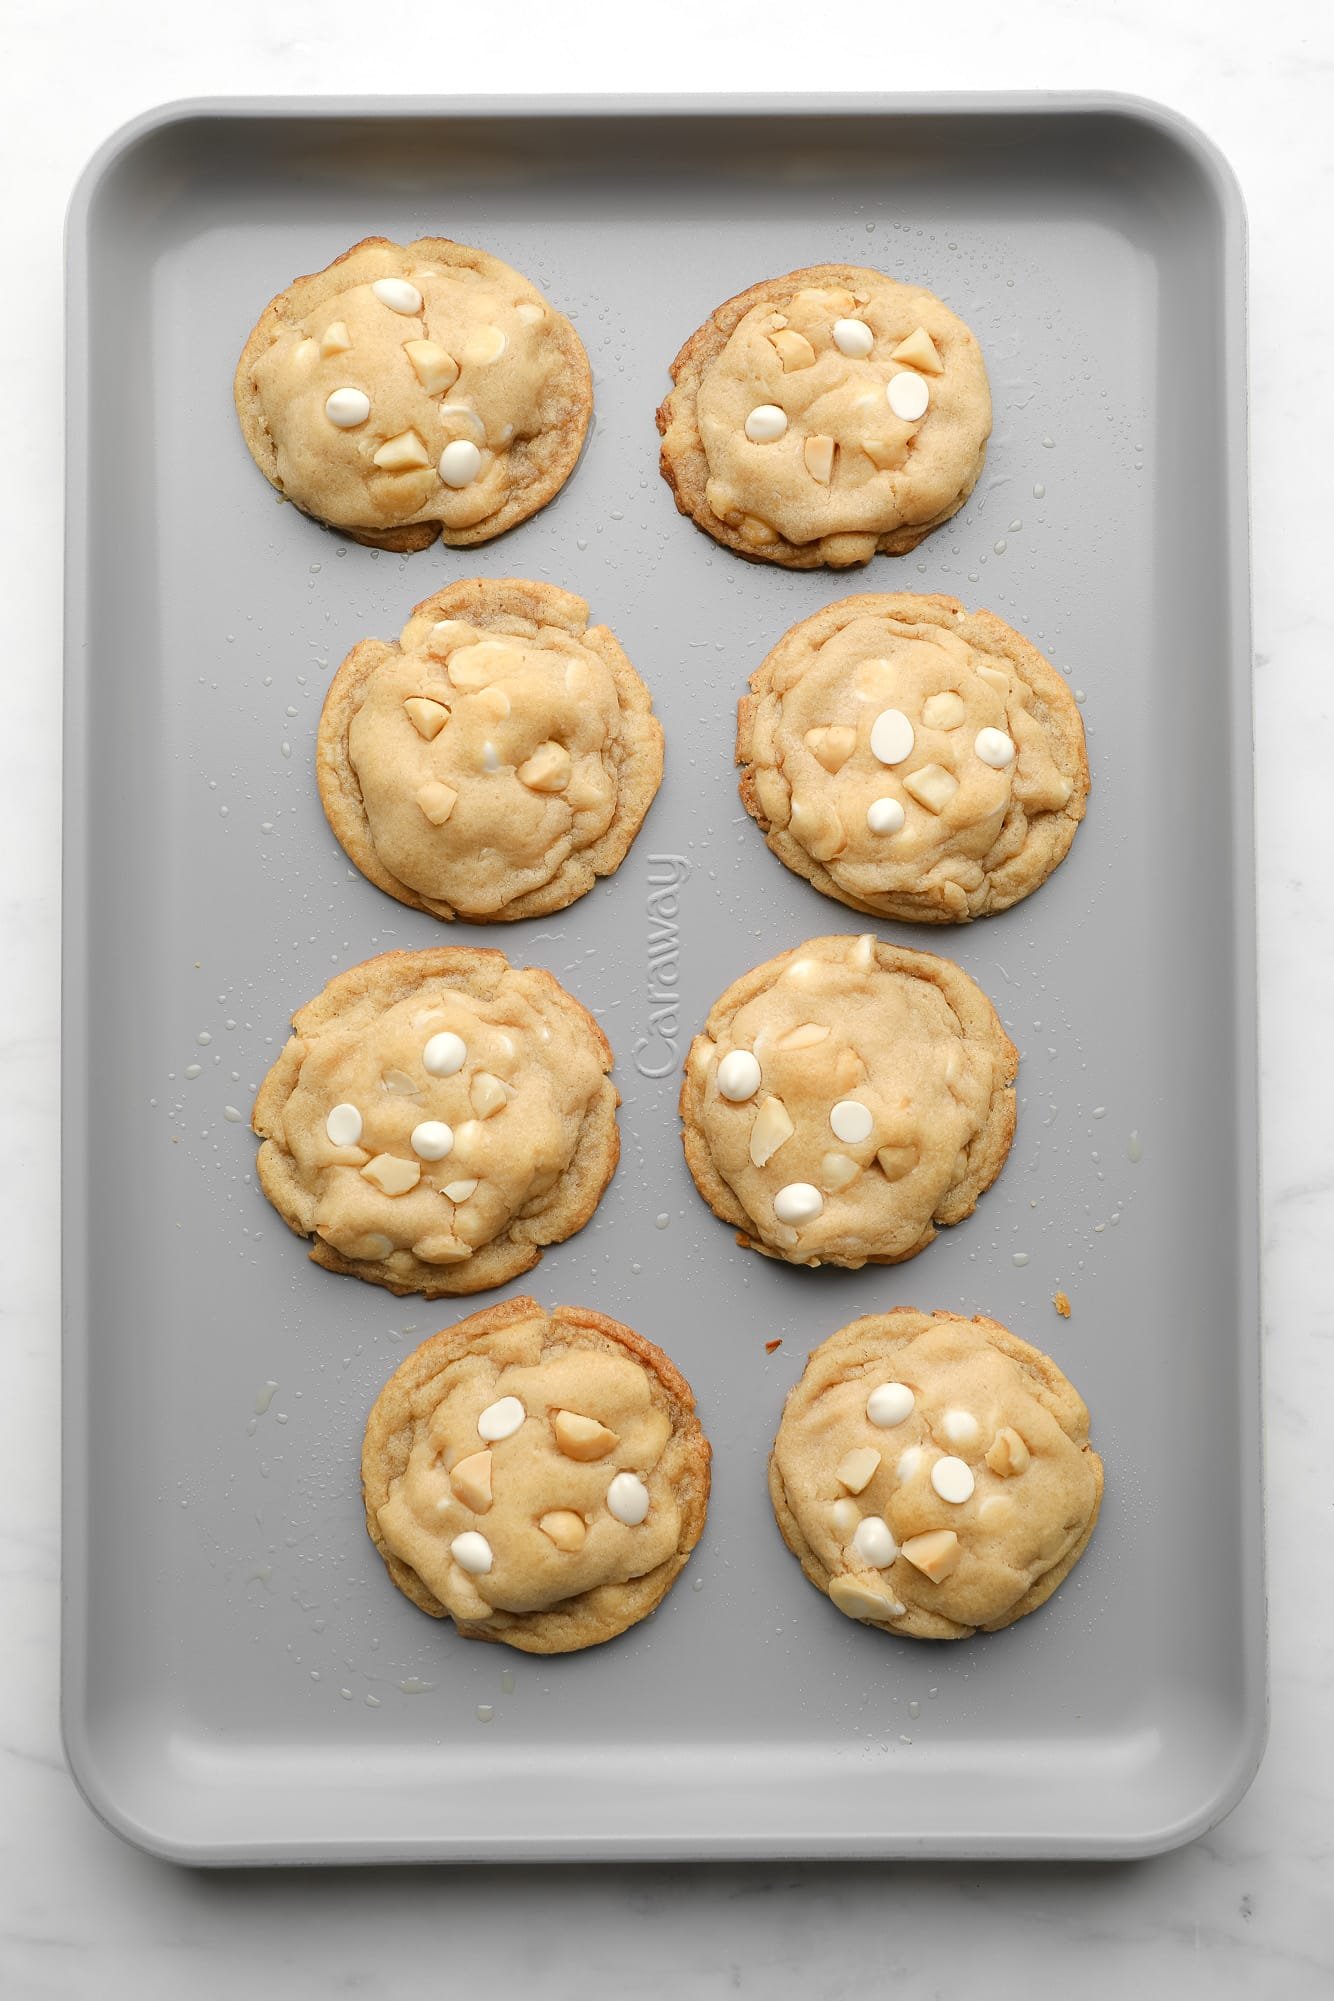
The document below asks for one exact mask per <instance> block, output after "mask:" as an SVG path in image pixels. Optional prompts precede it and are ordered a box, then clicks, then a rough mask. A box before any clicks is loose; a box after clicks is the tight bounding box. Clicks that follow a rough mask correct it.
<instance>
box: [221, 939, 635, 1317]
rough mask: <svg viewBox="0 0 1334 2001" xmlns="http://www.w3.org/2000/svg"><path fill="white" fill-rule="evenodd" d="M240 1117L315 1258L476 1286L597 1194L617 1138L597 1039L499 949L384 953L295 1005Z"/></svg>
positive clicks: (388, 1277)
mask: <svg viewBox="0 0 1334 2001" xmlns="http://www.w3.org/2000/svg"><path fill="white" fill-rule="evenodd" d="M292 1027H293V1029H294V1031H295V1033H294V1034H293V1036H292V1038H291V1040H290V1041H289V1042H288V1043H287V1045H286V1047H285V1048H284V1050H283V1052H282V1054H281V1055H280V1056H279V1058H278V1060H277V1062H276V1063H275V1064H274V1066H273V1068H272V1069H271V1070H270V1072H269V1074H268V1076H267V1077H266V1078H265V1079H264V1082H263V1083H262V1084H261V1086H260V1089H259V1095H258V1097H257V1098H256V1099H255V1109H254V1114H253V1117H252V1119H251V1124H252V1125H253V1127H254V1130H255V1131H256V1132H257V1133H258V1134H259V1136H260V1138H261V1140H262V1141H263V1144H262V1145H261V1147H260V1149H259V1157H258V1162H257V1166H258V1173H259V1183H260V1187H261V1188H262V1189H263V1191H264V1193H265V1195H266V1196H267V1197H268V1199H269V1201H270V1202H271V1203H272V1204H273V1206H274V1208H275V1209H276V1210H277V1211H278V1214H279V1215H280V1216H281V1217H282V1219H283V1221H284V1222H285V1223H286V1224H287V1225H288V1227H289V1229H292V1230H295V1231H296V1233H297V1235H298V1236H302V1237H309V1238H311V1239H312V1246H311V1252H310V1255H311V1258H312V1259H313V1261H314V1262H315V1263H316V1264H318V1265H323V1266H324V1268H325V1270H326V1271H334V1272H342V1273H345V1274H347V1275H348V1276H350V1277H352V1278H364V1279H367V1280H369V1281H370V1283H371V1284H372V1285H383V1286H386V1287H387V1288H388V1290H389V1291H390V1292H398V1293H404V1292H420V1293H422V1294H424V1295H425V1297H426V1298H427V1299H435V1298H437V1297H439V1295H440V1294H442V1293H466V1292H482V1291H484V1290H485V1289H486V1288H487V1287H488V1286H493V1285H504V1284H505V1282H506V1280H507V1279H511V1278H517V1277H518V1275H519V1273H520V1272H525V1271H531V1270H532V1268H533V1266H534V1265H535V1264H536V1263H537V1261H538V1259H539V1257H540V1256H541V1255H542V1247H543V1245H544V1244H555V1243H561V1242H563V1241H564V1239H565V1238H566V1237H572V1236H573V1235H574V1233H575V1231H576V1230H582V1228H583V1227H584V1224H585V1223H586V1222H587V1221H588V1219H589V1217H590V1216H591V1215H592V1213H593V1211H594V1209H595V1208H596V1207H597V1204H598V1201H599V1199H600V1197H601V1195H602V1192H603V1190H604V1189H605V1187H606V1186H607V1183H608V1182H609V1181H610V1180H611V1177H612V1173H613V1170H614V1169H615V1166H616V1160H617V1156H618V1154H619V1152H620V1140H619V1137H618V1135H617V1130H616V1107H617V1105H618V1104H619V1103H620V1097H619V1095H618V1093H617V1091H616V1087H615V1085H614V1084H613V1083H612V1082H611V1080H610V1078H609V1077H608V1075H607V1072H608V1071H609V1070H610V1069H611V1063H612V1056H611V1049H610V1047H609V1045H608V1043H607V1038H606V1036H605V1035H604V1034H603V1033H602V1030H601V1029H600V1028H599V1027H598V1024H597V1023H596V1022H595V1021H594V1019H593V1017H592V1016H591V1015H590V1014H589V1013H588V1012H587V1010H586V1009H584V1008H582V1007H581V1006H580V1005H579V1002H578V1001H577V1000H575V999H574V998H573V997H572V996H571V995H570V994H567V993H566V991H565V989H564V987H562V986H560V985H559V984H558V983H557V982H556V981H555V980H554V979H553V978H552V976H551V974H550V973H546V972H542V971H541V970H540V969H539V968H538V967H536V966H529V967H524V968H519V967H516V966H511V965H510V963H509V961H508V960H507V959H506V958H505V956H504V954H503V953H502V952H486V951H478V950H475V949H471V948H469V947H467V946H452V947H450V946H446V947H442V948H441V949H439V950H436V951H430V952H385V953H382V954H381V956H380V957H379V958H377V959H368V960H367V961H366V962H365V964H364V965H361V966H353V967H352V968H351V969H350V970H349V971H348V972H345V973H339V974H338V975H337V977H336V978H335V979H332V980H330V982H329V984H328V986H327V987H326V988H325V989H324V991H323V993H321V994H318V995H317V996H316V998H315V999H314V1000H312V1001H308V1002H307V1004H306V1005H305V1007H303V1008H300V1009H299V1010H298V1012H297V1013H296V1014H295V1015H294V1016H293V1019H292Z"/></svg>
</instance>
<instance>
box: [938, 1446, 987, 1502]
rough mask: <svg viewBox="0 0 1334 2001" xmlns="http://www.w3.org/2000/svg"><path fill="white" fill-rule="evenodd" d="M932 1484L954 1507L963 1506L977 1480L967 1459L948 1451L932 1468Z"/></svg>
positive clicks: (942, 1497) (942, 1498) (944, 1499)
mask: <svg viewBox="0 0 1334 2001" xmlns="http://www.w3.org/2000/svg"><path fill="white" fill-rule="evenodd" d="M931 1485H932V1486H933V1487H934V1488H935V1490H936V1492H937V1493H938V1494H939V1496H940V1498H941V1500H942V1501H949V1502H950V1503H951V1505H952V1506H954V1507H956V1508H957V1507H961V1506H962V1504H963V1503H964V1502H965V1501H966V1500H967V1499H968V1498H969V1496H970V1495H971V1493H972V1491H973V1488H974V1486H975V1485H976V1482H975V1481H974V1479H973V1469H972V1467H971V1466H970V1465H969V1464H968V1462H967V1460H966V1459H955V1458H954V1457H953V1456H952V1455H951V1454H949V1453H946V1455H945V1457H944V1458H943V1459H937V1461H936V1463H935V1465H934V1466H933V1467H932V1468H931Z"/></svg>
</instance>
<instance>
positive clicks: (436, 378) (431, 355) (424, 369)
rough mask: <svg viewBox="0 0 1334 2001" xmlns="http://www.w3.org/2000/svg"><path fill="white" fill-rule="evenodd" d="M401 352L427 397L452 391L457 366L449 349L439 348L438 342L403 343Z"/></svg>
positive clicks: (414, 341)
mask: <svg viewBox="0 0 1334 2001" xmlns="http://www.w3.org/2000/svg"><path fill="white" fill-rule="evenodd" d="M403 352H404V354H405V355H406V356H407V357H408V360H409V361H410V362H411V364H412V372H413V374H414V375H415V376H416V378H417V380H418V382H420V384H421V386H422V388H423V389H424V390H425V391H426V393H427V395H428V396H443V394H444V392H445V391H446V389H452V388H453V387H454V384H455V383H456V382H457V381H458V379H459V365H458V363H457V362H456V361H455V359H454V357H453V355H452V354H451V353H450V352H449V349H448V348H445V347H441V345H440V343H439V341H438V340H409V341H405V342H404V344H403Z"/></svg>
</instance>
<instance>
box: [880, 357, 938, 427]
mask: <svg viewBox="0 0 1334 2001" xmlns="http://www.w3.org/2000/svg"><path fill="white" fill-rule="evenodd" d="M885 399H886V401H887V402H888V404H889V407H890V409H891V410H892V411H893V412H894V415H895V416H896V417H898V418H901V419H902V421H903V422H904V423H905V424H915V423H916V422H917V419H918V418H919V417H924V416H925V415H926V406H927V404H928V403H929V402H930V401H931V389H930V385H929V384H928V382H927V379H926V377H925V376H924V375H918V374H917V372H916V371H915V370H914V369H911V368H905V369H904V370H903V372H902V374H900V375H891V376H890V378H889V381H888V383H887V385H886V387H885Z"/></svg>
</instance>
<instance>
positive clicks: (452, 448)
mask: <svg viewBox="0 0 1334 2001" xmlns="http://www.w3.org/2000/svg"><path fill="white" fill-rule="evenodd" d="M481 470H482V454H481V453H480V452H479V451H478V449H477V447H476V445H475V444H474V443H473V442H472V439H471V438H455V439H454V440H453V442H452V443H450V444H448V445H446V446H445V449H444V450H443V451H442V452H441V454H440V477H441V479H442V480H443V481H444V483H445V485H446V486H452V487H456V488H457V487H460V486H470V485H471V484H472V482H473V480H475V479H476V477H477V475H478V473H479V472H480V471H481Z"/></svg>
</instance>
